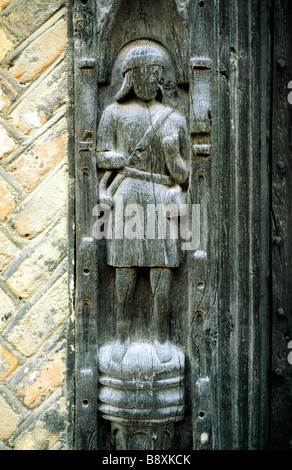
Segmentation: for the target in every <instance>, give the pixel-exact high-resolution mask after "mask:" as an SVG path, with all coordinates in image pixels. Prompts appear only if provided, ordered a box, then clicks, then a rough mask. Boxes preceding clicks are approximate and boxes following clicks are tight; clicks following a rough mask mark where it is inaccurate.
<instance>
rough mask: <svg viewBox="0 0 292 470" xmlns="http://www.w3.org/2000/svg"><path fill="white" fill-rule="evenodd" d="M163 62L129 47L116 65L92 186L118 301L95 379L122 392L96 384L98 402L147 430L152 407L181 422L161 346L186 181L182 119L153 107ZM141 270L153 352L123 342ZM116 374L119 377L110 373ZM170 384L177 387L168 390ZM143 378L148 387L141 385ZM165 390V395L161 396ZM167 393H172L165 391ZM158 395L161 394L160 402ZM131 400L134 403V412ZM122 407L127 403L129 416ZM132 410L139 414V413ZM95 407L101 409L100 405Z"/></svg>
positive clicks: (168, 354)
mask: <svg viewBox="0 0 292 470" xmlns="http://www.w3.org/2000/svg"><path fill="white" fill-rule="evenodd" d="M165 61H166V57H164V55H163V53H162V52H161V51H160V50H159V49H158V48H155V47H154V46H152V45H148V46H142V45H138V46H136V47H135V46H133V48H132V49H130V51H129V52H128V54H127V56H126V58H125V60H124V62H123V67H122V71H123V75H124V81H123V84H122V87H121V89H120V91H119V92H118V94H117V96H116V102H115V103H113V104H111V105H109V106H108V107H106V109H105V110H104V112H103V114H102V116H101V120H100V124H99V129H98V144H97V165H98V167H99V169H101V170H106V171H105V174H104V176H103V178H102V180H101V183H100V195H99V203H100V205H101V206H103V207H104V208H105V209H106V208H107V209H109V208H110V209H111V211H112V213H111V216H112V221H113V224H110V227H111V230H112V231H111V234H110V236H109V234H108V237H107V263H108V264H109V265H110V266H113V267H115V268H116V280H115V286H116V296H117V300H118V304H117V312H116V318H117V324H116V336H117V337H116V341H115V344H114V345H110V346H109V345H105V347H104V348H101V351H100V368H101V380H100V381H101V383H103V381H104V380H105V378H104V375H103V373H105V372H106V374H107V376H108V375H109V374H111V373H112V377H111V379H112V380H113V379H115V380H117V381H118V383H119V386H120V387H121V389H122V390H123V392H122V395H123V394H124V395H125V396H124V397H123V398H122V399H121V402H120V401H119V397H118V393H117V390H116V389H115V390H114V394H112V393H106V391H105V390H107V388H105V387H102V388H101V393H100V399H101V400H102V401H103V402H106V401H107V399H108V398H109V397H111V400H112V396H114V397H116V398H117V402H115V403H111V406H120V404H121V403H124V402H125V401H126V402H127V405H122V408H121V410H124V411H121V410H120V411H119V412H118V413H117V414H118V416H119V418H120V419H121V416H123V419H126V420H128V419H130V420H132V419H134V420H136V422H139V420H140V419H142V417H143V420H144V421H145V420H146V422H147V423H148V424H152V425H153V423H155V422H156V421H157V419H158V420H159V419H161V417H160V416H159V415H160V407H161V409H162V410H163V411H161V413H162V414H163V415H164V418H165V422H166V423H167V422H171V421H172V420H177V419H178V417H179V418H180V419H181V408H182V404H183V397H182V393H181V389H182V387H181V381H182V380H183V377H182V373H181V371H182V370H183V362H184V359H183V358H182V355H183V354H182V352H181V351H179V350H178V348H177V347H176V346H175V345H172V344H171V342H170V341H169V315H168V314H169V292H170V286H171V275H172V272H171V271H172V268H178V267H179V265H180V246H179V243H178V237H177V236H174V235H175V234H177V231H175V230H174V226H175V225H177V223H178V216H179V213H180V206H181V204H183V202H184V201H185V199H184V197H185V193H184V191H185V190H186V187H187V184H188V176H189V169H188V165H187V148H188V147H187V137H186V135H187V122H186V118H185V117H184V116H182V115H181V114H179V113H178V112H176V111H175V110H174V109H172V108H171V107H168V106H165V105H164V104H163V103H162V102H161V94H162V90H163V87H162V84H163V70H164V65H165ZM121 204H122V206H123V209H124V210H125V213H126V215H132V214H133V212H134V213H135V231H134V232H133V231H132V232H131V231H130V232H129V231H127V227H126V224H127V222H125V223H124V211H122V212H120V211H119V206H120V205H121ZM161 207H164V208H165V213H164V219H163V220H162V224H163V225H164V229H162V227H160V226H159V224H160V222H161V219H159V218H157V213H156V210H157V209H159V208H161ZM150 210H152V211H154V214H155V217H156V218H155V219H154V222H155V223H154V227H153V226H151V220H149V218H147V220H145V215H149V214H150ZM152 213H153V212H152ZM152 222H153V221H152ZM153 228H154V231H153V230H152V229H153ZM141 267H147V268H149V270H150V285H151V291H152V294H153V297H154V309H153V318H152V322H153V330H154V332H155V337H154V338H153V344H154V348H153V347H149V344H148V343H140V344H139V347H138V350H137V345H135V347H134V346H133V344H131V339H130V337H129V331H130V325H131V321H132V319H131V316H130V315H129V303H130V302H131V299H132V297H133V295H134V291H135V285H136V280H137V274H138V270H139V268H141ZM109 348H110V351H111V352H110V354H109ZM133 348H134V349H133ZM133 351H135V354H134V353H133ZM137 351H138V353H137ZM154 356H155V358H154ZM105 358H106V360H105ZM130 358H131V360H129V359H130ZM113 363H117V364H118V365H119V366H118V367H117V366H115V365H114V364H113ZM126 364H127V365H126ZM149 364H150V368H149ZM164 364H167V366H165V367H164ZM121 370H122V371H123V373H121V372H120V373H119V374H118V375H117V371H121ZM162 371H163V379H162V380H163V383H161V384H160V383H158V382H159V380H158V382H157V377H159V375H161V373H162ZM178 371H180V372H178ZM137 374H139V379H138V375H137ZM127 375H128V376H127ZM143 377H144V379H143ZM176 379H178V382H177V383H176V385H173V381H174V380H176ZM149 381H150V383H151V386H150V388H149V387H148V386H147V385H145V384H146V383H148V382H149ZM127 382H130V383H131V392H130V391H129V390H125V388H126V389H127V387H125V385H124V384H125V383H127ZM133 382H134V384H133ZM109 383H111V380H110V379H108V380H105V382H104V384H105V385H106V387H108V386H109ZM141 384H142V385H141ZM133 387H134V390H135V395H136V392H137V391H138V390H141V389H144V388H145V387H146V389H148V392H147V391H146V392H145V390H144V391H143V394H142V395H141V392H140V395H139V397H141V396H142V402H140V399H138V400H137V399H136V401H134V402H133V401H132V400H129V396H130V395H131V394H132V393H133V392H132V389H133ZM169 387H170V388H171V393H170V395H169V394H168V392H167V389H168V388H169ZM173 387H175V388H173ZM160 389H161V390H160ZM154 390H157V391H158V392H157V393H158V395H159V397H160V402H161V403H160V404H159V400H158V402H156V403H155V404H154V402H153V400H154V397H155V395H156V393H155V392H154ZM174 390H175V391H176V392H177V393H173V391H174ZM112 391H113V390H112ZM164 394H166V395H168V398H167V399H166V397H164ZM128 395H129V396H128ZM169 397H170V401H169ZM155 400H156V398H155ZM114 401H115V399H114ZM133 403H136V410H135V404H133ZM128 406H134V409H131V411H130V415H128V414H129V413H128V408H127V407H128ZM123 407H124V408H123ZM173 407H174V408H175V410H174V409H173ZM177 407H179V409H180V411H179V413H177ZM139 408H141V409H143V412H145V413H146V414H145V416H144V415H143V412H142V411H141V410H139ZM101 409H102V410H103V412H104V408H103V407H102V408H101ZM108 413H112V415H114V414H115V413H114V411H111V412H109V411H106V412H105V414H108ZM141 413H142V414H141ZM156 415H157V416H156ZM130 416H131V418H130ZM108 419H110V418H108ZM137 420H138V421H137ZM143 420H142V421H143ZM113 421H117V418H113ZM144 421H143V423H144ZM157 422H159V421H157ZM160 422H161V421H160ZM144 424H145V423H144Z"/></svg>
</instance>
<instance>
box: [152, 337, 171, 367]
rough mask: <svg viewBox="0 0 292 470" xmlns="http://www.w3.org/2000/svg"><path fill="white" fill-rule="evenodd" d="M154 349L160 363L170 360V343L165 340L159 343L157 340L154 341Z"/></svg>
mask: <svg viewBox="0 0 292 470" xmlns="http://www.w3.org/2000/svg"><path fill="white" fill-rule="evenodd" d="M154 346H155V350H156V354H157V357H158V359H159V361H160V362H161V363H163V364H164V363H165V362H170V361H171V359H172V354H171V348H170V343H169V342H168V341H166V342H165V343H163V344H161V343H159V341H157V340H156V341H155V342H154Z"/></svg>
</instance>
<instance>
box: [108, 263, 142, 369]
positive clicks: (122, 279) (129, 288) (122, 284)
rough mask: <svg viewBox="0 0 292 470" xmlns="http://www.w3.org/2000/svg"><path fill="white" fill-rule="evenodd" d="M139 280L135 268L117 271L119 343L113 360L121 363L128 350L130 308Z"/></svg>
mask: <svg viewBox="0 0 292 470" xmlns="http://www.w3.org/2000/svg"><path fill="white" fill-rule="evenodd" d="M136 279H137V271H136V269H134V268H117V269H116V293H117V299H118V308H117V343H116V345H115V348H114V351H113V357H112V358H113V360H114V361H116V362H121V361H122V360H123V357H124V355H125V353H126V351H127V349H128V344H129V339H128V338H129V329H130V324H131V319H130V318H129V312H128V306H129V304H130V302H131V300H132V298H133V294H134V291H135V286H136Z"/></svg>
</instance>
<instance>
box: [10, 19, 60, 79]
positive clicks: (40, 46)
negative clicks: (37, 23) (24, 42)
mask: <svg viewBox="0 0 292 470" xmlns="http://www.w3.org/2000/svg"><path fill="white" fill-rule="evenodd" d="M66 43H67V36H66V22H65V20H64V19H63V18H62V19H61V20H59V21H58V22H57V23H56V24H55V25H54V26H52V27H51V28H50V29H49V30H48V31H46V32H45V33H43V34H42V35H41V36H40V37H39V38H37V39H36V40H35V41H34V42H33V43H32V44H30V45H29V46H28V47H27V48H26V49H25V50H24V52H23V53H22V54H21V55H20V57H19V58H18V59H16V61H15V63H14V65H13V66H12V67H11V68H10V70H9V71H10V73H11V75H12V76H13V77H14V78H16V79H17V80H18V81H19V82H20V83H22V84H26V83H27V82H30V81H31V80H32V79H33V78H35V77H36V76H37V75H38V74H40V73H41V72H42V71H43V70H44V69H45V68H46V67H48V66H49V65H50V64H51V63H52V62H54V61H55V60H56V59H57V57H58V56H59V55H60V54H61V52H63V51H64V50H65V47H66Z"/></svg>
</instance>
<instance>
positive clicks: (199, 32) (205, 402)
mask: <svg viewBox="0 0 292 470" xmlns="http://www.w3.org/2000/svg"><path fill="white" fill-rule="evenodd" d="M215 3H216V2H213V1H208V2H190V52H189V54H190V66H189V70H190V96H189V99H190V135H191V139H192V146H193V148H192V152H191V155H190V159H191V162H192V163H191V168H192V171H191V181H190V188H189V202H190V203H196V204H200V246H199V247H198V248H197V250H196V252H195V253H193V252H190V253H189V254H188V288H189V298H188V309H189V315H188V316H189V322H188V328H189V331H188V335H189V339H188V342H189V360H190V363H191V373H190V383H191V385H190V394H191V409H192V435H193V443H192V446H193V449H195V450H199V449H212V447H213V445H212V440H213V429H212V387H213V386H214V385H213V383H212V380H211V358H212V352H211V349H212V348H213V347H214V345H213V346H212V345H211V343H212V339H211V337H210V336H209V335H210V329H209V328H210V305H211V304H212V303H213V301H214V295H216V293H215V291H214V290H213V292H212V289H213V286H211V284H210V279H209V276H210V264H211V263H212V260H211V258H210V231H211V223H212V222H211V164H212V159H213V155H212V149H211V142H212V132H213V131H212V127H213V126H212V122H213V119H212V110H213V102H212V96H211V90H212V82H213V80H214V59H215V56H214V53H213V51H214V37H213V35H214V26H213V22H214V9H215ZM215 64H216V60H215ZM215 71H216V68H215ZM202 146H206V147H207V151H206V150H205V151H204V150H203V149H204V147H203V148H202ZM206 147H205V148H206ZM205 152H206V153H205Z"/></svg>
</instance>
